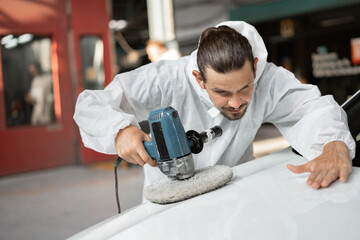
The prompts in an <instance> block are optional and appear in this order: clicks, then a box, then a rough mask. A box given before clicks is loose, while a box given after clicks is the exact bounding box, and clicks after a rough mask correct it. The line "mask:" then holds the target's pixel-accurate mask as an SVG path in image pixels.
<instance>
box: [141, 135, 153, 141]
mask: <svg viewBox="0 0 360 240" xmlns="http://www.w3.org/2000/svg"><path fill="white" fill-rule="evenodd" d="M142 138H143V141H144V142H147V141H151V137H150V136H149V135H148V134H146V133H144V134H143V136H142Z"/></svg>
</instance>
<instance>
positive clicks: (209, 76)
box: [205, 63, 254, 86]
mask: <svg viewBox="0 0 360 240" xmlns="http://www.w3.org/2000/svg"><path fill="white" fill-rule="evenodd" d="M246 65H247V64H245V65H244V66H243V67H242V68H241V69H238V70H233V71H231V72H228V73H219V72H216V71H215V70H213V69H211V68H207V70H206V74H205V76H206V83H207V84H211V85H220V86H221V85H223V84H224V85H227V84H229V83H232V84H235V83H236V84H243V85H245V84H247V83H249V82H252V81H253V80H254V74H253V71H252V68H251V67H250V66H246ZM249 65H250V63H249Z"/></svg>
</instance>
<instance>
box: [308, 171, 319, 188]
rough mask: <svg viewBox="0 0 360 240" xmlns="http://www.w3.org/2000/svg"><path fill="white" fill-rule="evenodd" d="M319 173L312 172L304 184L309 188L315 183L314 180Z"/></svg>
mask: <svg viewBox="0 0 360 240" xmlns="http://www.w3.org/2000/svg"><path fill="white" fill-rule="evenodd" d="M319 173H320V172H319V171H313V172H312V173H311V174H310V176H309V177H308V180H307V181H306V184H307V185H309V186H312V185H313V183H314V182H315V179H316V178H317V175H318V174H319Z"/></svg>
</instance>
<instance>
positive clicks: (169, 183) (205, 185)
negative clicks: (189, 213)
mask: <svg viewBox="0 0 360 240" xmlns="http://www.w3.org/2000/svg"><path fill="white" fill-rule="evenodd" d="M232 176H233V172H232V170H231V168H230V167H227V166H222V165H216V166H213V167H207V168H204V169H200V170H197V171H196V172H195V175H194V176H192V177H191V178H189V179H186V180H174V179H170V178H164V179H161V180H159V181H157V182H154V183H152V184H151V185H149V186H148V187H147V188H145V191H144V196H145V198H146V199H147V200H149V201H151V202H154V203H160V204H166V203H173V202H179V201H182V200H185V199H188V198H192V197H195V196H197V195H200V194H203V193H207V192H210V191H212V190H214V189H217V188H220V187H222V186H224V185H225V184H226V183H228V182H229V181H230V180H231V178H232Z"/></svg>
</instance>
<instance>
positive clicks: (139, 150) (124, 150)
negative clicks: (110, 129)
mask: <svg viewBox="0 0 360 240" xmlns="http://www.w3.org/2000/svg"><path fill="white" fill-rule="evenodd" d="M145 141H151V137H150V136H149V135H147V134H146V133H144V132H143V131H141V130H140V129H139V128H137V127H135V126H132V125H129V126H127V127H126V128H124V129H121V130H120V131H119V132H118V134H117V135H116V137H115V147H116V151H117V153H118V155H119V157H121V158H122V159H124V160H126V161H128V162H130V163H133V164H139V165H141V166H144V165H145V164H146V163H148V164H149V165H150V166H152V167H156V166H157V163H156V162H155V161H154V160H153V159H152V158H151V157H150V155H149V154H148V152H147V151H146V149H145V147H144V143H143V142H145Z"/></svg>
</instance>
